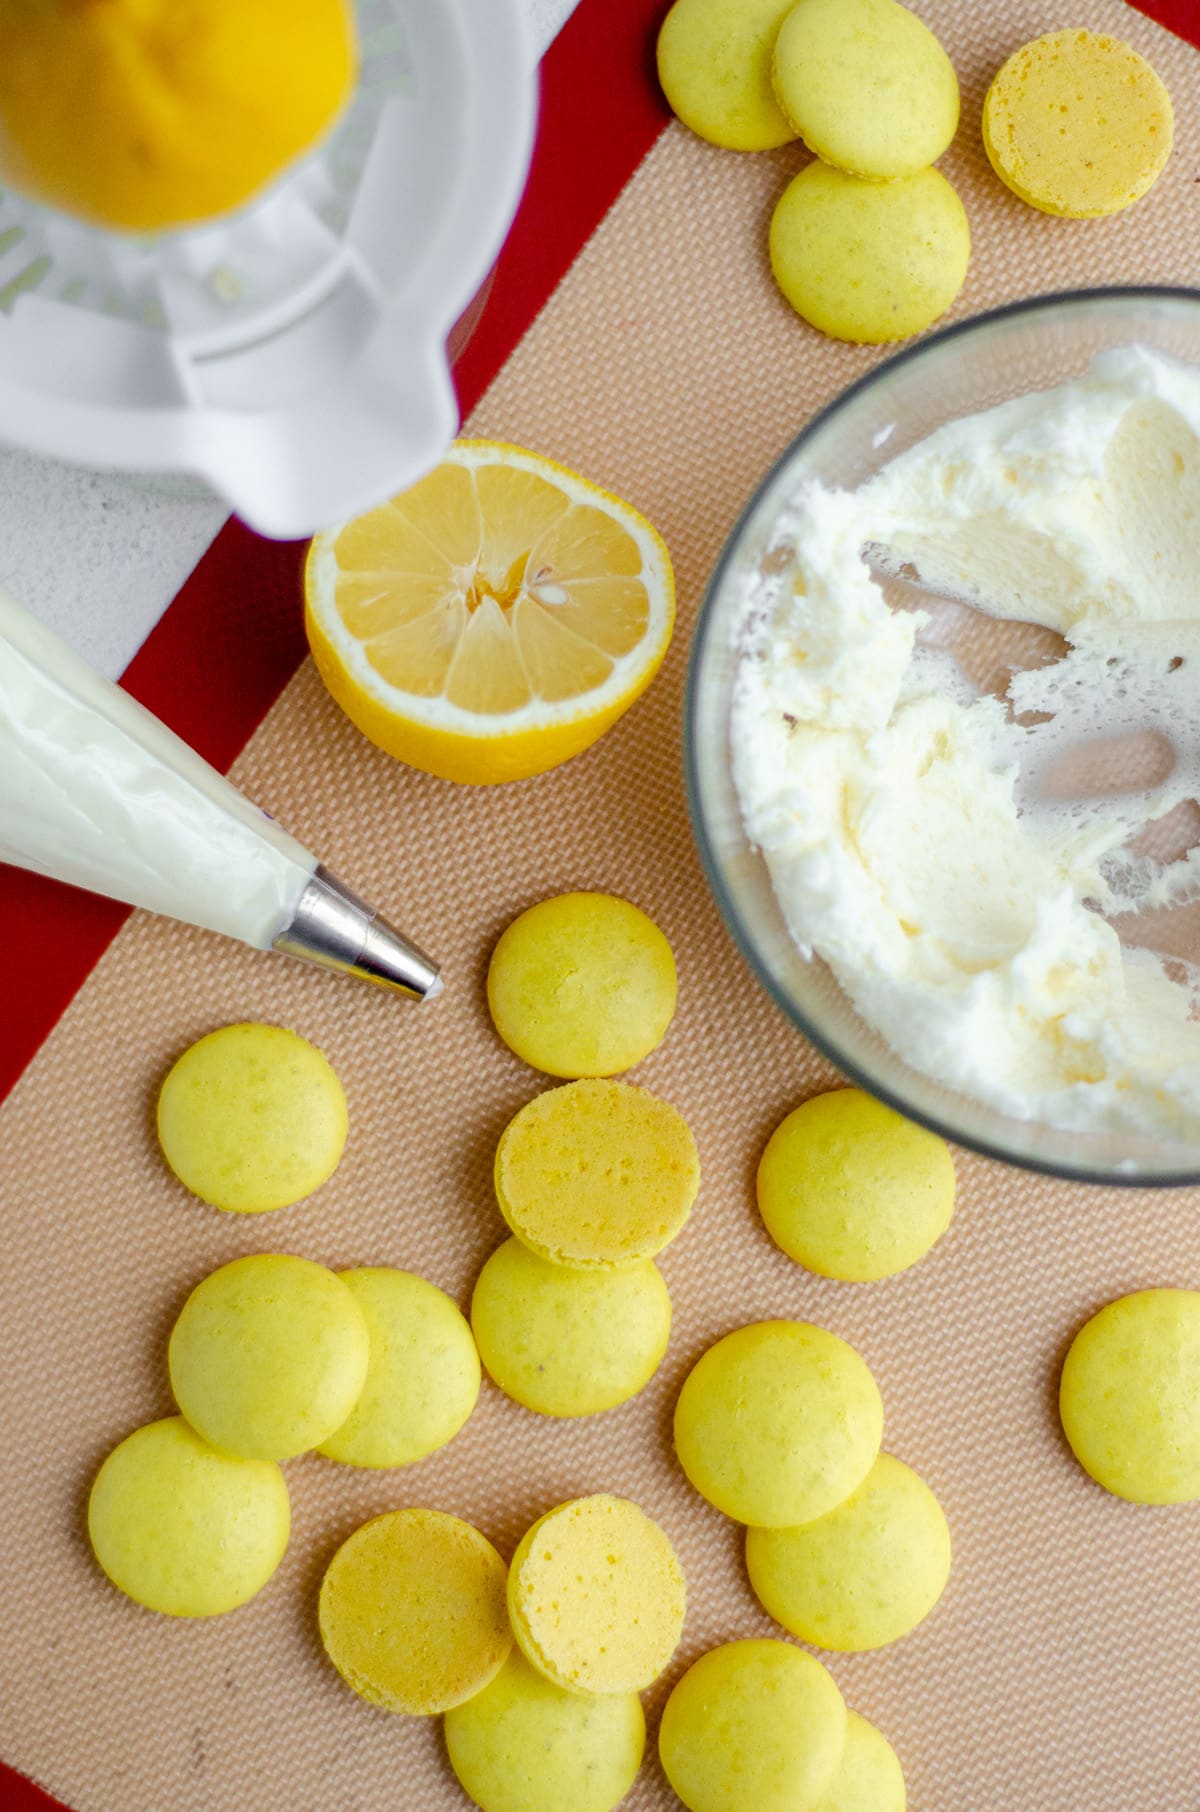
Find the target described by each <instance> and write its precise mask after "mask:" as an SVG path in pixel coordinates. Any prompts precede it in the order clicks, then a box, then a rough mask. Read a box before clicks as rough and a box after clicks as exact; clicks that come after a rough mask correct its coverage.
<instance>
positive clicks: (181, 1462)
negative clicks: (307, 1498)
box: [88, 1416, 291, 1617]
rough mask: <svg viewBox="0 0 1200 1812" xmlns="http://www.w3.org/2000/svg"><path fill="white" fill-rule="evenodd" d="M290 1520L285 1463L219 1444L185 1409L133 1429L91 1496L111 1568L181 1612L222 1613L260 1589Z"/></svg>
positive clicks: (150, 1599) (99, 1552)
mask: <svg viewBox="0 0 1200 1812" xmlns="http://www.w3.org/2000/svg"><path fill="white" fill-rule="evenodd" d="M290 1520H291V1513H290V1509H289V1505H288V1492H287V1486H286V1484H285V1483H284V1478H283V1474H282V1472H280V1470H279V1468H278V1466H274V1465H272V1464H271V1463H270V1462H269V1461H266V1460H240V1459H235V1458H233V1457H232V1456H231V1455H229V1454H224V1453H217V1452H215V1451H214V1450H213V1448H211V1447H210V1446H208V1444H207V1442H205V1441H202V1440H201V1439H200V1436H199V1435H198V1434H197V1433H196V1432H195V1430H194V1429H191V1428H189V1427H188V1425H187V1423H186V1422H185V1421H184V1420H183V1418H182V1416H169V1417H167V1418H165V1419H164V1420H163V1421H161V1422H151V1423H149V1424H148V1425H147V1426H146V1427H145V1428H139V1429H137V1430H136V1431H135V1432H134V1433H133V1434H131V1435H127V1436H126V1437H125V1439H124V1440H123V1441H122V1442H120V1444H119V1445H118V1446H116V1447H114V1448H113V1450H112V1452H111V1453H110V1454H109V1456H108V1458H107V1459H106V1460H105V1462H104V1464H103V1465H102V1466H101V1468H100V1470H99V1472H98V1473H97V1475H96V1481H95V1483H94V1485H93V1486H92V1491H91V1496H90V1498H89V1499H88V1535H89V1537H90V1539H91V1543H92V1549H93V1551H94V1553H95V1556H96V1559H97V1560H98V1561H99V1563H100V1565H101V1567H102V1568H103V1569H104V1571H105V1573H107V1575H108V1577H109V1578H110V1579H111V1580H112V1582H113V1584H114V1585H115V1586H118V1587H119V1588H120V1590H121V1591H122V1592H124V1593H126V1594H127V1596H128V1597H130V1598H134V1599H136V1600H137V1602H138V1603H139V1604H144V1605H146V1606H147V1607H148V1609H150V1610H152V1611H165V1612H166V1613H167V1614H168V1615H169V1616H172V1617H215V1616H219V1615H220V1614H221V1612H223V1611H231V1610H234V1609H235V1608H236V1606H238V1605H239V1604H245V1603H246V1601H247V1599H249V1598H253V1597H254V1595H255V1593H256V1592H259V1591H261V1590H262V1588H263V1586H264V1585H266V1583H267V1581H268V1579H270V1577H271V1575H272V1573H274V1571H275V1569H276V1567H277V1566H278V1565H279V1563H280V1561H281V1560H282V1559H283V1555H284V1550H285V1549H286V1548H287V1544H288V1531H289V1527H290Z"/></svg>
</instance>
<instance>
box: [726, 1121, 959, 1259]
mask: <svg viewBox="0 0 1200 1812" xmlns="http://www.w3.org/2000/svg"><path fill="white" fill-rule="evenodd" d="M758 1207H759V1212H760V1213H761V1215H762V1217H763V1221H764V1222H765V1224H766V1228H767V1232H768V1233H769V1234H770V1235H771V1238H772V1239H773V1240H774V1241H775V1244H776V1245H777V1246H780V1247H782V1249H783V1251H785V1252H786V1253H787V1254H788V1256H789V1258H794V1259H795V1260H796V1262H797V1263H798V1264H801V1265H805V1266H806V1267H807V1268H808V1270H810V1271H816V1272H817V1273H818V1274H819V1275H820V1276H822V1277H837V1278H842V1279H844V1280H845V1281H847V1282H851V1283H866V1282H870V1281H872V1280H874V1279H877V1278H881V1277H891V1276H893V1275H894V1274H895V1273H896V1272H897V1271H904V1270H906V1269H907V1268H908V1266H909V1265H912V1264H915V1263H916V1261H917V1260H918V1259H919V1258H921V1257H923V1256H924V1254H925V1253H926V1252H928V1250H929V1248H930V1247H931V1246H932V1245H933V1244H934V1242H935V1241H936V1240H938V1239H939V1238H940V1237H941V1235H942V1234H943V1233H944V1232H945V1231H946V1228H947V1227H948V1226H949V1224H950V1217H951V1215H952V1213H953V1211H954V1160H953V1159H952V1158H951V1156H950V1152H949V1150H948V1148H947V1146H946V1144H945V1142H944V1141H943V1140H941V1139H939V1138H937V1137H936V1136H935V1134H933V1133H931V1132H926V1130H925V1128H924V1127H922V1126H914V1125H913V1123H912V1121H911V1120H906V1119H904V1117H903V1116H902V1115H901V1114H897V1113H895V1112H893V1110H892V1109H891V1108H890V1107H885V1106H884V1105H883V1103H882V1102H881V1101H876V1100H874V1099H873V1098H872V1096H870V1095H867V1094H864V1093H863V1091H862V1090H861V1089H857V1088H842V1089H833V1090H831V1091H830V1092H829V1093H828V1094H825V1095H816V1096H814V1097H813V1099H812V1100H811V1101H805V1102H804V1103H803V1105H802V1106H800V1107H798V1108H796V1109H795V1110H794V1111H793V1112H792V1113H790V1114H789V1115H788V1116H787V1118H786V1120H784V1121H783V1122H782V1123H781V1124H780V1125H779V1126H778V1127H776V1129H775V1131H774V1132H773V1133H772V1135H771V1138H770V1140H769V1142H768V1144H767V1148H766V1150H765V1151H764V1153H763V1155H762V1159H761V1162H760V1163H759V1166H758Z"/></svg>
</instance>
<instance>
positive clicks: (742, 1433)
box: [675, 1321, 883, 1529]
mask: <svg viewBox="0 0 1200 1812" xmlns="http://www.w3.org/2000/svg"><path fill="white" fill-rule="evenodd" d="M882 1436H883V1402H882V1399H881V1398H880V1395H879V1389H878V1386H877V1385H876V1383H875V1380H874V1378H873V1377H872V1376H871V1373H870V1371H869V1370H868V1369H867V1365H866V1363H865V1361H864V1360H863V1359H861V1358H860V1357H859V1355H858V1354H857V1353H856V1352H855V1350H854V1348H853V1347H852V1346H848V1345H847V1344H846V1342H845V1341H844V1340H839V1339H838V1337H837V1335H836V1334H830V1333H827V1332H826V1330H825V1329H824V1328H818V1327H813V1326H812V1325H811V1324H810V1323H809V1322H805V1321H757V1322H753V1323H752V1324H751V1325H750V1326H749V1327H744V1328H738V1330H737V1331H736V1333H733V1334H726V1336H725V1338H724V1339H723V1340H718V1341H717V1343H716V1345H715V1346H710V1347H709V1349H708V1351H707V1352H706V1353H704V1354H703V1355H702V1356H701V1358H699V1359H698V1360H697V1361H696V1364H695V1365H694V1366H693V1367H692V1369H691V1371H690V1372H689V1373H688V1375H687V1378H686V1379H685V1381H684V1386H683V1389H682V1390H681V1391H680V1393H679V1401H678V1403H677V1404H676V1405H675V1451H676V1453H677V1454H678V1455H679V1462H680V1464H681V1465H682V1467H683V1470H684V1471H685V1472H686V1473H687V1476H688V1478H689V1479H690V1480H691V1481H692V1484H693V1485H694V1486H695V1487H696V1490H697V1491H699V1492H700V1494H701V1496H702V1497H706V1498H707V1499H708V1501H709V1503H710V1504H715V1505H716V1507H717V1509H718V1510H723V1511H724V1512H725V1514H726V1516H732V1517H733V1518H734V1519H735V1521H737V1522H739V1523H754V1524H757V1525H759V1526H761V1527H763V1528H774V1529H778V1528H788V1527H790V1526H791V1525H792V1524H794V1523H804V1522H811V1521H812V1519H813V1518H814V1517H817V1516H824V1515H825V1513H826V1511H828V1510H832V1509H833V1508H834V1506H835V1504H840V1503H842V1502H843V1501H844V1500H845V1499H846V1498H847V1497H849V1495H850V1493H851V1492H852V1491H854V1490H856V1489H857V1487H858V1486H859V1485H861V1483H862V1481H863V1480H864V1479H865V1478H866V1476H867V1474H868V1473H869V1472H870V1470H871V1467H872V1466H873V1465H874V1464H875V1461H876V1459H877V1458H878V1455H879V1443H880V1440H881V1439H882Z"/></svg>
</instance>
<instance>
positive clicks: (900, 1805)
mask: <svg viewBox="0 0 1200 1812" xmlns="http://www.w3.org/2000/svg"><path fill="white" fill-rule="evenodd" d="M907 1804H908V1795H907V1793H906V1792H905V1787H904V1773H903V1770H902V1769H901V1767H900V1763H899V1761H898V1759H897V1756H896V1751H895V1750H894V1749H893V1748H892V1745H891V1744H890V1743H889V1742H888V1740H887V1738H886V1737H885V1736H884V1735H883V1733H882V1731H879V1730H876V1728H875V1726H874V1724H868V1722H867V1720H866V1718H860V1717H859V1715H858V1713H857V1712H856V1711H851V1712H847V1714H846V1747H845V1748H844V1749H843V1751H842V1763H841V1767H840V1768H839V1769H838V1771H837V1775H836V1777H835V1779H834V1782H833V1785H832V1786H831V1787H828V1788H826V1790H825V1792H824V1793H822V1795H821V1797H820V1799H818V1800H817V1801H816V1802H815V1803H814V1805H813V1806H812V1808H811V1812H905V1807H906V1806H907Z"/></svg>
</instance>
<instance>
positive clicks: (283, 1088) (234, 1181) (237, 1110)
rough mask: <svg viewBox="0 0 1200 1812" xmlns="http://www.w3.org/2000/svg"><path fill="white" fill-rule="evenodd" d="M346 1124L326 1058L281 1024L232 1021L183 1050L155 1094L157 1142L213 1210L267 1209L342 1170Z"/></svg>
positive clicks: (305, 1192)
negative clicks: (157, 1095) (232, 1022)
mask: <svg viewBox="0 0 1200 1812" xmlns="http://www.w3.org/2000/svg"><path fill="white" fill-rule="evenodd" d="M348 1126H349V1121H348V1118H347V1114H346V1097H345V1094H344V1093H343V1091H342V1085H341V1083H340V1082H339V1081H338V1079H337V1077H336V1075H335V1074H334V1072H333V1069H332V1067H331V1065H330V1063H329V1061H328V1059H327V1058H326V1057H324V1056H323V1055H322V1053H321V1052H320V1051H318V1050H317V1048H316V1046H315V1045H312V1044H309V1042H308V1040H307V1039H305V1038H301V1037H300V1035H299V1033H297V1032H289V1031H287V1030H286V1029H285V1028H284V1027H283V1026H264V1025H234V1026H222V1027H221V1028H220V1030H219V1031H216V1032H210V1033H209V1034H208V1035H207V1037H205V1038H201V1039H200V1040H199V1041H198V1042H197V1043H196V1044H194V1045H192V1046H191V1047H190V1048H189V1049H188V1050H186V1051H185V1052H184V1053H183V1055H182V1057H180V1058H179V1060H178V1062H177V1063H176V1064H175V1065H174V1067H173V1068H172V1069H171V1071H170V1072H169V1074H168V1076H167V1078H166V1080H165V1081H164V1083H163V1085H162V1088H161V1090H160V1092H159V1097H158V1138H159V1143H160V1145H161V1146H162V1150H163V1156H164V1157H165V1158H166V1160H167V1163H168V1164H169V1165H170V1166H171V1169H172V1170H173V1171H174V1172H175V1175H176V1176H177V1177H178V1178H179V1180H180V1182H181V1183H182V1184H184V1186H185V1187H186V1188H188V1189H190V1190H191V1191H192V1193H193V1194H194V1195H198V1196H199V1197H200V1198H201V1200H202V1201H205V1202H209V1203H211V1205H212V1206H213V1207H214V1208H224V1209H228V1210H230V1211H231V1212H233V1213H237V1214H266V1213H269V1212H270V1211H271V1210H272V1209H275V1208H286V1207H288V1206H289V1205H290V1204H291V1203H292V1202H298V1201H300V1200H301V1198H302V1197H304V1196H306V1195H311V1194H312V1192H313V1190H314V1189H318V1188H319V1187H320V1185H321V1184H322V1183H324V1182H325V1181H327V1179H328V1178H329V1177H331V1176H332V1175H333V1172H334V1171H335V1170H336V1169H337V1166H338V1161H339V1159H340V1158H341V1155H342V1148H343V1147H344V1145H345V1143H346V1132H347V1129H348Z"/></svg>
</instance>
